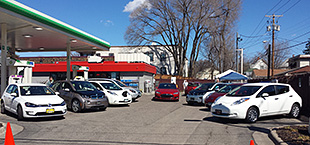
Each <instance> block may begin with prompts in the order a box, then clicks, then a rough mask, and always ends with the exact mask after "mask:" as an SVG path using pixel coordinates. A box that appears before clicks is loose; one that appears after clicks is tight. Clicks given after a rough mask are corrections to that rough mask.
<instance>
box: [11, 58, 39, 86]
mask: <svg viewBox="0 0 310 145" xmlns="http://www.w3.org/2000/svg"><path fill="white" fill-rule="evenodd" d="M6 64H7V66H8V71H9V74H10V76H9V84H10V83H31V81H32V68H33V67H34V62H32V61H26V60H17V59H11V58H10V59H7V63H6Z"/></svg>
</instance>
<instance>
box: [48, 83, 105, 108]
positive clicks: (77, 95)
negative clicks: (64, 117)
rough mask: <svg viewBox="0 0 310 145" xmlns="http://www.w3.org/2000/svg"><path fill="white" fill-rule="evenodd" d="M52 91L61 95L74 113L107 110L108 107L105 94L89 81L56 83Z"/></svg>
mask: <svg viewBox="0 0 310 145" xmlns="http://www.w3.org/2000/svg"><path fill="white" fill-rule="evenodd" d="M52 89H53V90H55V92H58V93H59V96H60V97H61V98H63V99H64V100H65V102H66V104H67V107H68V108H69V109H71V110H72V111H73V112H80V111H82V110H85V109H91V108H99V109H101V110H105V109H106V108H107V106H108V99H107V97H106V96H105V94H104V93H103V92H102V91H100V90H98V89H97V88H96V87H95V86H94V85H93V84H91V83H90V82H87V81H56V82H55V83H54V84H53V86H52Z"/></svg>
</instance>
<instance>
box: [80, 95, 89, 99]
mask: <svg viewBox="0 0 310 145" xmlns="http://www.w3.org/2000/svg"><path fill="white" fill-rule="evenodd" d="M81 96H82V97H83V98H86V99H89V96H87V95H81Z"/></svg>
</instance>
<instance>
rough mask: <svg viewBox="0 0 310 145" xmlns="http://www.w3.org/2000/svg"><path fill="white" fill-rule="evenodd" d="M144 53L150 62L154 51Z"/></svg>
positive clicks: (152, 59)
mask: <svg viewBox="0 0 310 145" xmlns="http://www.w3.org/2000/svg"><path fill="white" fill-rule="evenodd" d="M144 54H145V55H147V56H149V57H150V61H151V62H153V61H154V53H153V52H145V53H144Z"/></svg>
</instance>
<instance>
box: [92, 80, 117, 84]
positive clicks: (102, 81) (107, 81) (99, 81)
mask: <svg viewBox="0 0 310 145" xmlns="http://www.w3.org/2000/svg"><path fill="white" fill-rule="evenodd" d="M89 82H96V83H112V84H113V82H111V81H110V80H98V81H97V80H96V81H89Z"/></svg>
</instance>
